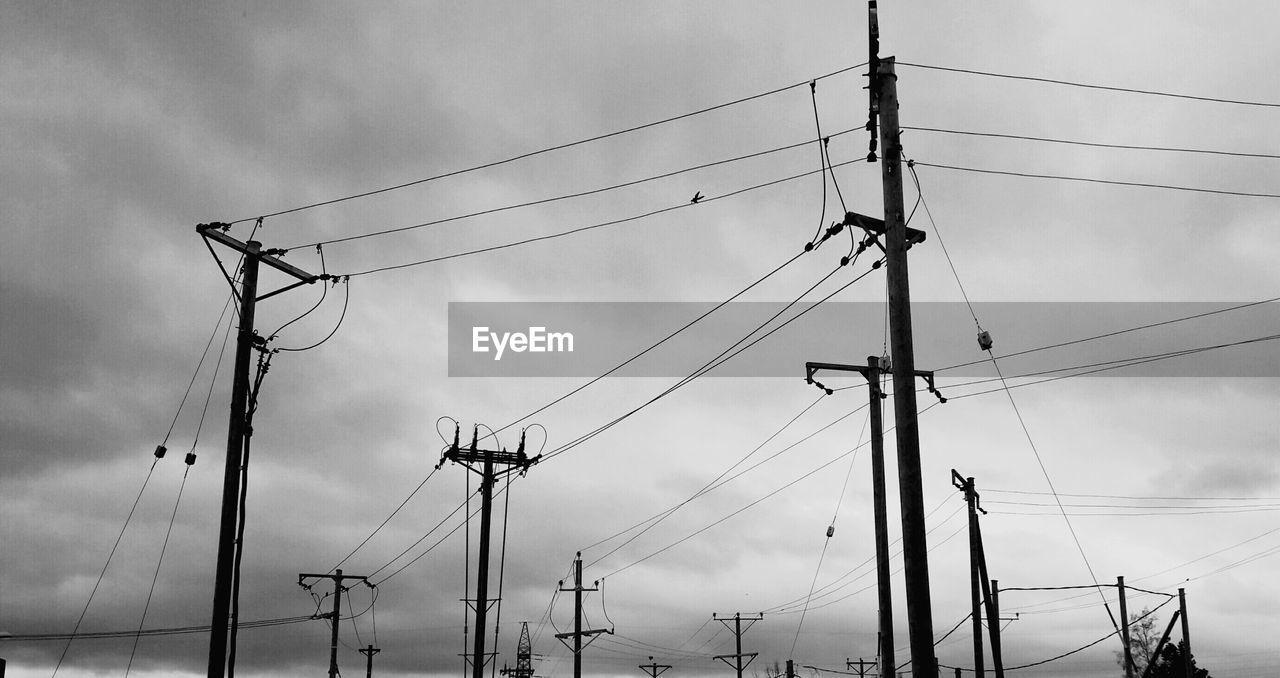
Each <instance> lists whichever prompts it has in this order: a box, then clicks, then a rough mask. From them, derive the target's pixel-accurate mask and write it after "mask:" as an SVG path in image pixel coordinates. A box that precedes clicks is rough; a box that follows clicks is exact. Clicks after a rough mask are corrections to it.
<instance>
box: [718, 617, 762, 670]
mask: <svg viewBox="0 0 1280 678" xmlns="http://www.w3.org/2000/svg"><path fill="white" fill-rule="evenodd" d="M711 618H712V619H714V620H716V621H718V622H720V623H721V624H724V626H725V628H727V629H729V630H730V631H733V636H734V639H735V642H736V643H737V644H736V646H735V647H736V648H737V652H735V653H734V654H722V655H717V656H715V657H713V659H719V660H720V661H722V662H724V663H726V664H729V659H733V663H732V664H729V666H732V667H733V668H734V669H737V671H738V678H742V670H743V669H745V668H747V666H748V665H749V664H751V662H752V661H755V658H756V655H758V654H760V653H759V652H750V653H747V654H743V653H742V634H743V633H745V632H746V630H747V629H749V628H751V625H752V624H755V623H756V622H758V621H760V620H761V619H764V614H763V613H756V615H755V616H752V617H744V616H742V613H741V612H734V613H733V616H732V617H721V616H718V615H716V614H712V615H711ZM729 622H733V626H729ZM742 622H747V626H746V628H743V627H742ZM743 657H746V658H747V661H746V663H743V661H742V659H743Z"/></svg>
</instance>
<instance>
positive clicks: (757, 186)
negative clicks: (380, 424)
mask: <svg viewBox="0 0 1280 678" xmlns="http://www.w3.org/2000/svg"><path fill="white" fill-rule="evenodd" d="M857 162H860V161H858V160H846V161H845V162H841V163H837V164H835V165H832V166H831V167H832V168H835V167H843V166H845V165H852V164H854V163H857ZM825 171H826V169H825V168H824V169H817V170H809V171H807V172H801V173H799V174H793V175H791V176H788V177H783V178H781V179H774V180H772V181H766V182H764V183H762V184H755V185H754V186H748V187H746V188H740V189H738V190H735V191H730V192H729V193H723V194H721V195H715V196H710V197H706V198H703V199H701V200H699V201H698V202H696V203H691V202H687V201H686V202H681V203H679V204H676V205H670V206H668V207H662V208H659V209H656V210H650V211H648V212H643V213H641V214H633V215H631V216H629V217H622V218H620V219H611V220H609V221H603V222H598V223H594V224H590V225H587V226H579V227H577V228H572V229H569V230H567V231H558V232H555V233H547V234H545V235H539V236H534V237H531V238H524V239H521V240H515V241H512V242H506V243H501V244H498V245H490V246H488V247H480V248H476V249H471V250H466V251H463V252H454V253H452V254H445V255H441V256H438V257H430V258H427V259H419V260H417V261H410V262H407V263H403V264H393V265H390V266H380V267H377V268H371V269H368V270H365V271H359V272H356V273H350V274H347V276H346V277H349V278H354V277H356V276H362V275H369V274H371V273H382V272H385V271H395V270H399V269H402V268H411V267H415V266H423V265H425V264H434V263H438V262H441V261H448V260H450V259H458V258H460V257H467V256H471V255H474V254H484V253H486V252H495V251H497V250H503V249H507V248H510V247H518V246H520V245H528V244H530V243H535V242H541V241H543V240H552V239H554V238H563V237H565V236H568V235H575V234H577V233H583V232H585V231H591V230H595V229H598V228H604V227H606V226H616V225H618V224H625V223H629V222H632V221H639V220H640V219H647V218H648V217H652V216H657V215H659V214H665V213H667V212H674V211H676V210H681V209H687V208H691V207H695V206H698V205H705V204H707V203H709V202H714V201H716V200H723V199H725V198H732V197H734V196H737V195H741V194H743V193H748V192H750V191H756V190H759V189H762V188H768V187H770V186H775V185H777V184H782V183H786V182H788V181H795V180H796V179H800V178H803V177H807V176H810V175H813V174H818V173H820V172H825Z"/></svg>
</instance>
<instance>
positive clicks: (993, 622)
mask: <svg viewBox="0 0 1280 678" xmlns="http://www.w3.org/2000/svg"><path fill="white" fill-rule="evenodd" d="M978 546H982V530H981V528H979V530H978ZM980 558H981V560H979V564H980V565H982V577H983V581H984V582H985V581H987V579H986V577H987V556H986V553H985V550H984V551H983V552H980ZM986 595H987V631H988V632H989V633H990V634H991V667H992V668H993V669H994V670H995V672H996V678H1004V652H1003V651H1002V650H1001V649H1000V622H1001V621H1002V620H1001V618H1000V582H999V581H997V580H995V579H992V580H991V584H990V588H989V589H987V591H986ZM1014 618H1015V619H1016V618H1017V615H1015V616H1014Z"/></svg>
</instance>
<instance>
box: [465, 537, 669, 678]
mask: <svg viewBox="0 0 1280 678" xmlns="http://www.w3.org/2000/svg"><path fill="white" fill-rule="evenodd" d="M560 590H561V591H573V632H571V633H557V634H556V638H558V639H559V640H560V642H562V643H564V645H565V647H568V648H569V649H571V650H573V678H582V648H584V647H586V645H583V644H582V639H583V638H591V637H594V636H598V635H600V634H601V633H608V634H612V633H613V629H589V630H586V631H583V630H582V593H583V591H599V590H600V589H599V588H597V587H595V586H592V587H591V588H589V589H585V588H582V552H581V551H579V552H578V555H577V556H576V557H575V558H574V559H573V588H571V589H567V588H565V587H564V582H563V581H561V582H560ZM565 638H573V645H572V646H571V647H570V646H569V644H568V643H565V642H564V639H565ZM587 644H588V645H589V644H591V643H590V641H587ZM651 659H652V657H651ZM477 678H480V677H479V676H477Z"/></svg>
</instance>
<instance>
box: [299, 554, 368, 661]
mask: <svg viewBox="0 0 1280 678" xmlns="http://www.w3.org/2000/svg"><path fill="white" fill-rule="evenodd" d="M307 579H328V580H330V581H332V582H333V612H332V613H330V614H332V615H333V636H332V639H331V640H330V642H329V678H338V620H339V619H341V618H342V593H343V592H344V591H347V590H349V589H350V587H349V586H343V585H342V582H343V581H346V580H348V579H354V580H357V581H361V582H364V585H365V586H368V587H369V588H373V584H370V583H369V578H368V577H363V576H356V575H350V574H342V570H334V571H333V574H305V573H303V574H299V575H298V586H301V587H302V588H304V589H307V590H308V591H310V590H311V585H310V584H307V583H306V580H307ZM370 647H372V645H371V646H370ZM369 667H370V670H372V668H373V655H372V654H371V655H369Z"/></svg>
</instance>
